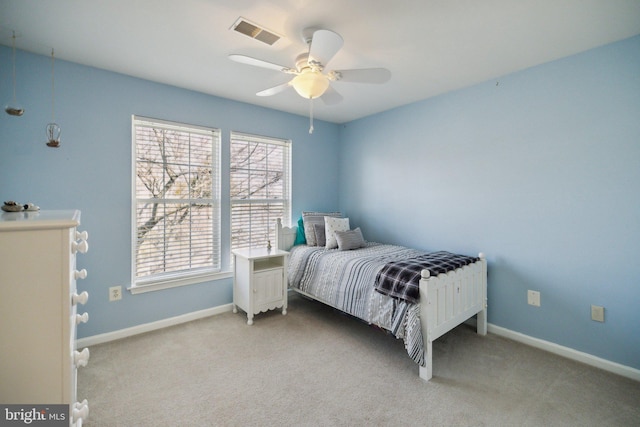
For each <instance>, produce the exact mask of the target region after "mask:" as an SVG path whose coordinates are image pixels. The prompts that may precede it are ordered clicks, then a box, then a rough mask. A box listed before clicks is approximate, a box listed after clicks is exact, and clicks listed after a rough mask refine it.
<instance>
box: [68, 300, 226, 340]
mask: <svg viewBox="0 0 640 427" xmlns="http://www.w3.org/2000/svg"><path fill="white" fill-rule="evenodd" d="M232 305H233V304H225V305H219V306H217V307H212V308H207V309H205V310H200V311H194V312H192V313H187V314H183V315H181V316H175V317H170V318H168V319H162V320H158V321H156V322H151V323H144V324H142V325H137V326H132V327H130V328H125V329H120V330H118V331H113V332H107V333H104V334H98V335H92V336H90V337H85V338H80V339H78V340H77V341H76V346H77V347H78V348H82V347H90V346H92V345H96V344H102V343H105V342H109V341H115V340H119V339H122V338H126V337H130V336H133V335H138V334H143V333H145V332H150V331H155V330H157V329H162V328H167V327H169V326H174V325H179V324H181V323H186V322H190V321H192V320H198V319H202V318H205V317H209V316H214V315H216V314H222V313H226V312H228V311H231V310H232Z"/></svg>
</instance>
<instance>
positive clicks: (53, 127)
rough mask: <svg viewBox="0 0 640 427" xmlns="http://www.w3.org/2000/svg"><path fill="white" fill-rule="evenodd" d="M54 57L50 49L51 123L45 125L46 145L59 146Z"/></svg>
mask: <svg viewBox="0 0 640 427" xmlns="http://www.w3.org/2000/svg"><path fill="white" fill-rule="evenodd" d="M54 65H55V58H54V56H53V49H51V123H49V124H48V125H47V130H46V134H47V147H53V148H58V147H60V126H58V124H57V123H56V108H55V105H56V104H55V103H56V101H55V100H56V96H55V94H56V90H55V89H56V86H55V69H54Z"/></svg>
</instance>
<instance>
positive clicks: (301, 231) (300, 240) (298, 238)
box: [293, 217, 307, 246]
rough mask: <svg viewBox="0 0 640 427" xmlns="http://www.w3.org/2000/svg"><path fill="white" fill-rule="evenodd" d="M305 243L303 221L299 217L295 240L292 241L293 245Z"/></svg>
mask: <svg viewBox="0 0 640 427" xmlns="http://www.w3.org/2000/svg"><path fill="white" fill-rule="evenodd" d="M306 244H307V239H306V238H305V237H304V223H303V222H302V217H300V219H299V220H298V230H297V231H296V240H295V241H294V242H293V246H295V245H306Z"/></svg>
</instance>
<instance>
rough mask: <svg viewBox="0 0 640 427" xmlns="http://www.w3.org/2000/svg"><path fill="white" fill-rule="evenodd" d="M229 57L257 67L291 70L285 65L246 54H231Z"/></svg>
mask: <svg viewBox="0 0 640 427" xmlns="http://www.w3.org/2000/svg"><path fill="white" fill-rule="evenodd" d="M229 59H230V60H232V61H235V62H240V63H242V64H248V65H253V66H255V67H262V68H269V69H271V70H276V71H283V72H285V73H286V72H289V71H290V68H289V67H285V66H283V65H278V64H274V63H273V62H267V61H263V60H262V59H256V58H252V57H251V56H246V55H236V54H233V55H229Z"/></svg>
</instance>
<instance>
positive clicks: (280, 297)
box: [233, 248, 289, 325]
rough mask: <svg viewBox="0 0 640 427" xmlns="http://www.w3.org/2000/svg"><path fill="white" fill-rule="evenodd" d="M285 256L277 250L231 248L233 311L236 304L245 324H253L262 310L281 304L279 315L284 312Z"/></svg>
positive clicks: (285, 295) (285, 306) (285, 253)
mask: <svg viewBox="0 0 640 427" xmlns="http://www.w3.org/2000/svg"><path fill="white" fill-rule="evenodd" d="M288 256H289V253H288V252H286V251H282V250H278V249H267V248H250V249H236V250H234V251H233V312H234V313H237V312H238V307H239V308H241V309H242V310H244V311H245V313H247V325H253V316H254V315H255V314H258V313H261V312H263V311H267V310H274V309H276V308H280V307H282V314H287V278H286V274H287V259H288Z"/></svg>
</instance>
